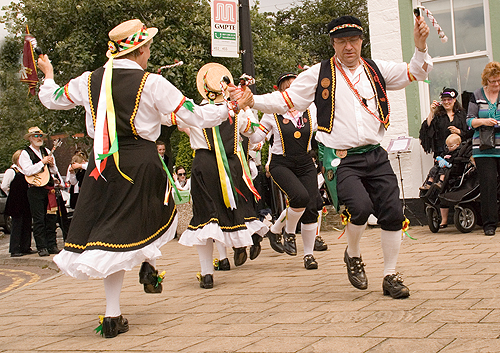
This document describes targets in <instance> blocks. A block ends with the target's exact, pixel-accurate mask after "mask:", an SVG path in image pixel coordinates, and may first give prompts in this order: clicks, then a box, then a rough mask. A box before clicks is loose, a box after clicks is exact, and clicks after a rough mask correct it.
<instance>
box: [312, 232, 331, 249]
mask: <svg viewBox="0 0 500 353" xmlns="http://www.w3.org/2000/svg"><path fill="white" fill-rule="evenodd" d="M325 250H328V245H326V243H325V241H324V240H323V238H321V236H320V235H318V236H317V237H316V238H315V239H314V251H325Z"/></svg>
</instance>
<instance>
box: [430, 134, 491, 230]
mask: <svg viewBox="0 0 500 353" xmlns="http://www.w3.org/2000/svg"><path fill="white" fill-rule="evenodd" d="M459 149H460V150H459V152H458V155H457V156H456V157H455V159H454V161H453V166H452V167H451V168H450V169H449V170H447V171H446V173H445V178H444V181H443V183H442V185H441V187H439V186H438V185H437V184H433V185H432V186H431V187H430V188H429V189H428V190H421V191H420V198H421V199H422V200H423V201H424V203H425V214H426V217H427V224H428V226H429V229H430V230H431V232H433V233H437V232H438V231H439V226H440V224H441V221H442V219H441V212H440V208H441V207H449V208H454V218H453V221H454V224H455V227H456V228H457V229H458V230H459V231H461V232H462V233H468V232H470V231H472V229H474V227H475V225H476V224H481V220H480V219H479V217H480V214H481V213H480V202H479V200H480V193H479V180H478V175H477V171H476V167H475V165H474V163H473V161H472V160H471V156H472V140H471V139H468V140H466V141H464V142H462V144H461V145H460V147H459Z"/></svg>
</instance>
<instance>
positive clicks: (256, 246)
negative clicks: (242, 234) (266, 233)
mask: <svg viewBox="0 0 500 353" xmlns="http://www.w3.org/2000/svg"><path fill="white" fill-rule="evenodd" d="M252 241H253V245H252V246H251V247H250V260H255V259H256V258H257V256H259V255H260V251H261V250H262V247H261V246H260V242H261V241H262V237H261V236H260V235H258V234H252Z"/></svg>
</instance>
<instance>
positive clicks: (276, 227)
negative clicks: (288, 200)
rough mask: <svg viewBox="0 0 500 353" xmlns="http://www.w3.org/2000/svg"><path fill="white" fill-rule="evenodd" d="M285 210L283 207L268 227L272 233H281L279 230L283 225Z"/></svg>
mask: <svg viewBox="0 0 500 353" xmlns="http://www.w3.org/2000/svg"><path fill="white" fill-rule="evenodd" d="M286 210H287V209H286V208H285V209H284V210H283V211H281V214H280V216H279V217H278V219H277V220H276V222H274V224H273V225H272V226H271V228H269V229H270V230H271V232H272V233H274V234H281V230H282V229H283V227H284V226H285V218H286Z"/></svg>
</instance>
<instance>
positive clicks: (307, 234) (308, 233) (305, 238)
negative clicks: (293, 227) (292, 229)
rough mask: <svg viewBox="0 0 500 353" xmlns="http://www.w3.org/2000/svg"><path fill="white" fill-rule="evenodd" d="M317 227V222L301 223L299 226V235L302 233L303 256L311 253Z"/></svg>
mask: <svg viewBox="0 0 500 353" xmlns="http://www.w3.org/2000/svg"><path fill="white" fill-rule="evenodd" d="M317 228H318V223H309V224H304V223H302V224H301V226H300V235H302V244H304V256H306V255H312V254H313V250H314V239H316V229H317Z"/></svg>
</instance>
